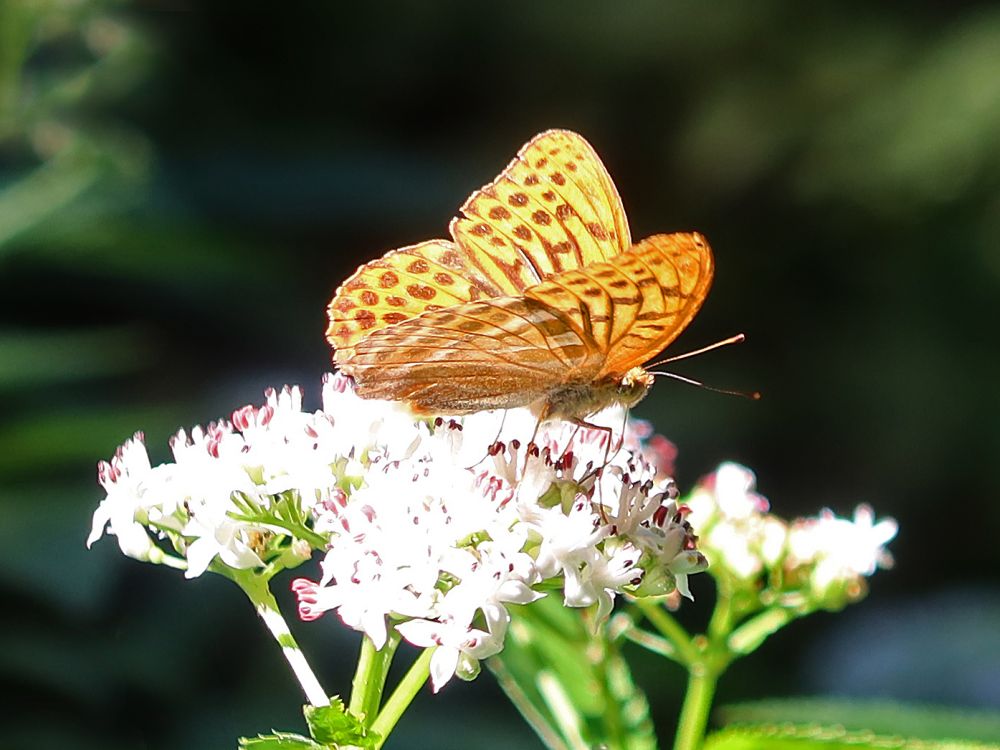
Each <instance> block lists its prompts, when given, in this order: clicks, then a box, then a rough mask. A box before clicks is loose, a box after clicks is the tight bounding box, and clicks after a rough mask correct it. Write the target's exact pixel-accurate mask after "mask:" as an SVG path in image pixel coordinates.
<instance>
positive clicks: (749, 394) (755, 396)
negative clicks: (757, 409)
mask: <svg viewBox="0 0 1000 750" xmlns="http://www.w3.org/2000/svg"><path fill="white" fill-rule="evenodd" d="M665 361H667V362H669V361H670V360H665ZM647 372H649V374H650V375H661V376H663V377H665V378H673V379H674V380H679V381H681V382H682V383H687V384H688V385H693V386H696V387H698V388H704V389H705V390H706V391H713V392H714V393H723V394H725V395H727V396H739V397H740V398H748V399H750V400H751V401H760V391H730V390H728V389H726V388H713V387H712V386H710V385H705V384H704V383H702V382H701V381H699V380H694V379H693V378H686V377H684V376H683V375H678V374H677V373H676V372H663V371H657V372H653V371H652V370H647Z"/></svg>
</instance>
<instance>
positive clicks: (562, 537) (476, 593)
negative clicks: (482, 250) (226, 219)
mask: <svg viewBox="0 0 1000 750" xmlns="http://www.w3.org/2000/svg"><path fill="white" fill-rule="evenodd" d="M604 416H605V419H606V420H607V423H608V424H621V413H620V412H618V413H617V414H609V415H604ZM596 419H597V420H598V422H597V423H598V424H600V423H601V415H598V417H597V418H596ZM640 437H644V436H643V435H641V434H640V435H631V436H627V439H626V441H625V443H626V446H625V447H620V446H618V445H617V442H618V441H617V439H616V438H615V439H613V438H612V431H611V430H609V429H606V428H605V429H587V428H581V427H578V426H574V425H570V424H566V423H561V422H557V423H553V424H549V425H542V426H540V427H539V426H538V425H536V424H535V420H534V418H533V417H531V416H530V414H528V413H527V412H524V411H520V410H512V411H509V412H505V413H484V414H476V415H471V416H468V417H465V418H462V419H442V418H438V419H434V420H428V419H415V418H414V417H413V416H412V415H410V414H408V413H407V412H406V411H404V410H403V409H402V408H400V407H399V406H397V405H395V404H390V403H383V402H375V401H365V400H362V399H360V398H358V397H357V396H356V395H355V394H354V392H353V390H352V388H351V384H350V381H349V380H348V379H347V378H345V377H343V376H339V375H335V376H330V377H327V378H326V379H325V381H324V387H323V408H322V409H321V410H319V411H317V412H315V413H308V412H303V411H302V406H301V393H300V391H299V390H298V389H290V388H285V389H284V390H283V391H281V392H280V393H278V392H275V391H269V392H268V393H267V402H266V404H265V405H264V406H262V407H259V408H255V407H245V408H243V409H240V410H238V411H237V412H235V413H234V414H233V415H232V418H231V419H230V420H225V421H220V422H217V423H213V424H211V425H209V426H208V427H207V428H204V429H202V428H195V429H194V430H192V431H191V433H190V435H188V434H187V433H184V432H181V433H179V434H178V435H177V436H176V437H175V438H174V439H173V440H172V441H171V447H172V449H173V453H174V459H175V461H174V463H169V464H164V465H162V466H157V467H155V468H154V467H151V465H150V462H149V458H148V456H147V454H146V451H145V447H144V445H143V441H142V436H141V435H136V437H135V438H133V439H132V440H131V441H129V442H128V443H126V444H125V445H124V446H122V448H120V449H119V451H118V453H117V454H116V456H115V458H114V459H112V461H111V462H110V463H104V462H102V463H101V464H100V466H99V472H98V473H99V479H100V481H101V484H102V485H103V487H104V489H105V490H106V492H107V498H106V499H105V500H104V501H103V502H102V503H101V505H100V507H99V508H98V510H97V512H96V513H95V515H94V527H93V531H92V533H91V536H90V539H89V543H92V542H93V541H95V540H96V539H97V538H98V537H100V536H101V534H102V533H103V532H104V530H105V529H106V528H107V529H109V530H110V533H112V534H114V535H115V536H116V537H117V538H118V541H119V544H120V546H121V548H122V551H123V552H124V553H125V554H127V555H129V556H132V557H136V558H138V559H144V560H152V561H157V562H159V561H163V560H164V559H166V558H168V557H169V556H170V555H172V554H177V555H179V556H180V558H171V559H174V560H179V563H178V564H182V563H185V562H186V566H187V573H186V574H187V575H188V576H189V577H191V576H197V575H199V574H201V573H202V572H204V571H205V570H207V569H210V566H213V565H216V566H218V565H222V566H227V567H229V568H232V569H242V570H246V569H257V568H261V567H262V566H267V565H270V566H275V565H278V564H285V563H288V564H286V565H285V566H286V567H290V566H291V564H297V563H298V562H301V561H302V560H303V559H305V558H306V557H308V556H309V554H310V553H311V551H312V550H313V549H320V550H322V551H323V552H324V557H323V560H322V575H321V577H320V578H319V580H309V579H305V578H300V579H298V580H296V581H295V582H294V584H293V588H294V590H295V592H296V594H297V596H298V600H299V612H300V615H301V616H302V617H303V618H304V619H307V620H310V619H316V618H317V617H319V616H321V615H322V614H323V613H324V612H326V611H332V610H333V611H336V612H337V613H338V615H339V616H340V618H341V619H342V620H343V621H344V622H345V623H346V624H347V625H349V626H350V627H353V628H355V629H357V630H361V631H364V632H365V633H366V634H367V635H368V636H369V637H370V638H371V639H372V641H373V642H374V643H375V645H376V646H377V647H381V646H382V645H383V644H384V643H385V642H386V640H387V637H388V628H389V627H394V628H395V629H396V630H397V631H398V632H399V633H400V634H401V635H402V637H403V638H405V639H406V640H408V641H410V642H411V643H414V644H416V645H419V646H436V647H437V648H436V650H435V652H434V655H433V659H432V662H431V677H432V681H433V684H434V686H435V689H437V688H440V686H441V685H442V684H444V683H445V682H446V681H447V680H448V679H450V678H451V676H452V675H454V674H456V673H457V674H459V675H460V676H462V677H471V676H474V675H475V674H476V672H477V670H478V663H479V659H482V658H484V657H486V656H489V655H492V654H495V653H497V652H498V651H500V650H501V649H502V647H503V640H504V635H505V632H506V628H507V625H508V623H509V620H510V614H509V611H508V605H510V604H528V603H530V602H532V601H534V600H535V599H537V598H539V597H541V596H543V595H544V593H543V592H546V591H549V590H553V589H555V588H561V590H562V596H563V599H564V602H565V604H566V605H567V606H573V607H589V606H591V605H595V606H596V610H597V613H598V615H599V617H604V616H606V615H607V613H608V612H609V611H610V610H611V607H612V604H613V601H614V598H615V596H616V595H617V594H618V593H621V592H626V591H627V592H629V593H631V594H633V595H636V596H644V595H660V594H667V593H670V592H672V591H674V590H675V589H676V590H678V591H680V592H681V593H684V594H686V595H689V593H688V588H687V575H688V574H690V573H693V572H697V571H700V570H703V569H704V568H705V567H706V561H705V558H704V557H703V556H702V555H701V553H700V552H698V551H697V550H696V549H695V537H694V535H693V533H692V532H691V526H690V524H689V523H688V521H687V519H686V518H685V516H686V512H687V511H686V508H684V507H683V506H678V505H677V503H676V502H675V500H674V498H675V497H676V494H677V493H676V489H675V488H674V486H673V484H672V482H671V481H670V480H669V479H667V478H665V477H663V476H662V475H659V476H658V475H657V470H656V468H655V467H653V466H652V465H651V464H650V463H649V462H648V461H647V460H646V458H644V456H643V452H642V450H641V449H642V447H643V445H642V444H641V442H640V440H639V438H640ZM646 450H647V455H648V454H649V451H650V448H649V447H648V446H647V447H646ZM668 450H669V448H668V446H666V445H655V446H653V448H652V451H653V453H654V454H658V455H665V451H668ZM164 542H167V543H169V545H170V546H171V547H172V551H170V550H164V546H165V545H164V544H163V543H164ZM289 555H291V557H289Z"/></svg>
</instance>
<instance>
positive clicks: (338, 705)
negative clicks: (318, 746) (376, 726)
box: [303, 697, 379, 748]
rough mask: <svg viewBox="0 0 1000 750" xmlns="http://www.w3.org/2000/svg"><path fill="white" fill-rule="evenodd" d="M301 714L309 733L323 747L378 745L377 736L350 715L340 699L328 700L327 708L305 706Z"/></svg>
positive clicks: (368, 746) (366, 746)
mask: <svg viewBox="0 0 1000 750" xmlns="http://www.w3.org/2000/svg"><path fill="white" fill-rule="evenodd" d="M303 713H304V714H305V717H306V723H307V724H308V725H309V733H310V734H311V735H312V736H313V739H315V740H316V741H317V742H321V743H323V744H324V745H334V746H337V747H340V746H343V745H350V746H351V747H363V748H374V747H375V746H376V745H377V744H378V739H379V736H378V735H377V734H375V733H374V732H371V731H369V730H368V729H367V728H366V727H365V725H364V724H362V723H361V721H360V720H359V719H358V718H357V717H356V716H354V715H353V714H352V713H350V712H349V711H348V710H347V707H346V706H345V705H344V702H343V701H342V700H341V699H340V698H337V697H333V698H330V705H329V706H305V707H304V708H303Z"/></svg>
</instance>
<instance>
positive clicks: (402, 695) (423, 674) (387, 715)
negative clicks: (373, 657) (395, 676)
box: [370, 648, 435, 750]
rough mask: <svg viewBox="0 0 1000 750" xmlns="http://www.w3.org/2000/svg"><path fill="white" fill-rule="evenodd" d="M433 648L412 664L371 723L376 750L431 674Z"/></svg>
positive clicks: (428, 649)
mask: <svg viewBox="0 0 1000 750" xmlns="http://www.w3.org/2000/svg"><path fill="white" fill-rule="evenodd" d="M434 651H435V649H434V648H425V649H424V651H423V653H422V654H420V656H418V657H417V660H416V661H415V662H413V665H412V666H411V667H410V669H409V671H407V673H406V674H405V675H404V676H403V679H402V680H400V681H399V684H398V685H397V686H396V689H395V690H393V691H392V695H390V696H389V700H387V701H386V702H385V705H384V706H383V707H382V710H381V711H380V712H379V715H378V717H377V718H376V719H375V721H373V722H372V723H371V726H370V729H371V730H372V731H373V732H375V733H376V734H377V735H378V737H379V740H378V742H377V743H376V745H375V750H378V749H379V748H380V747H382V745H384V744H385V741H386V739H388V737H389V733H390V732H392V730H393V728H394V727H395V726H396V723H397V722H398V721H399V719H400V717H401V716H402V715H403V712H404V711H405V710H406V708H407V706H409V705H410V703H411V702H412V701H413V699H414V698H415V697H416V695H417V693H418V692H420V688H421V687H422V686H423V684H424V683H425V682H427V678H428V677H429V676H430V673H431V656H433V655H434Z"/></svg>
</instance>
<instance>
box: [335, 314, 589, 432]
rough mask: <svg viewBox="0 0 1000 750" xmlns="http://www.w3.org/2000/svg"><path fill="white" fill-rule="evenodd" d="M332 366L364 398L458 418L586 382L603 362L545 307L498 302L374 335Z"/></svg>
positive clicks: (433, 316)
mask: <svg viewBox="0 0 1000 750" xmlns="http://www.w3.org/2000/svg"><path fill="white" fill-rule="evenodd" d="M339 362H340V368H341V370H343V371H344V372H345V373H347V374H348V375H351V376H353V377H354V379H355V381H356V383H357V392H358V394H359V395H361V396H363V397H365V398H380V399H390V400H402V401H406V402H407V403H408V404H409V405H410V406H411V408H413V409H414V411H416V412H418V413H438V414H462V413H469V412H474V411H480V410H483V409H498V408H499V409H508V408H513V407H517V406H527V405H529V404H531V403H533V402H535V401H537V400H538V399H540V398H543V397H544V396H546V395H548V394H549V393H550V392H551V391H552V390H553V389H554V388H556V387H558V386H559V385H560V384H561V383H564V382H566V381H567V380H584V381H586V380H589V379H590V378H592V377H593V376H594V375H595V374H596V373H597V372H598V370H599V369H600V368H601V365H602V364H603V362H604V356H603V355H602V354H601V352H599V351H598V350H597V349H596V348H595V347H594V345H593V342H592V341H589V340H588V339H587V338H586V337H584V336H581V335H579V334H578V333H577V332H576V331H574V330H573V328H572V327H570V326H569V325H568V323H567V321H566V320H565V319H564V318H563V317H562V316H561V315H559V314H558V313H557V312H556V311H553V310H551V309H549V308H548V307H547V306H546V305H544V304H542V303H540V302H538V301H536V300H531V299H524V298H521V297H500V298H497V299H491V300H483V301H479V302H470V303H466V304H464V305H457V306H455V307H450V308H448V309H445V310H437V311H430V312H426V313H424V314H423V315H420V316H419V317H416V318H411V319H409V320H406V321H403V322H401V323H398V324H396V325H393V326H390V327H387V328H383V329H381V330H378V331H376V332H374V333H372V334H371V335H369V336H367V337H366V338H364V339H363V340H361V341H360V342H358V343H357V344H356V345H355V346H354V347H353V349H352V350H350V352H349V354H348V355H346V356H344V357H343V358H342V360H340V361H339Z"/></svg>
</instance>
